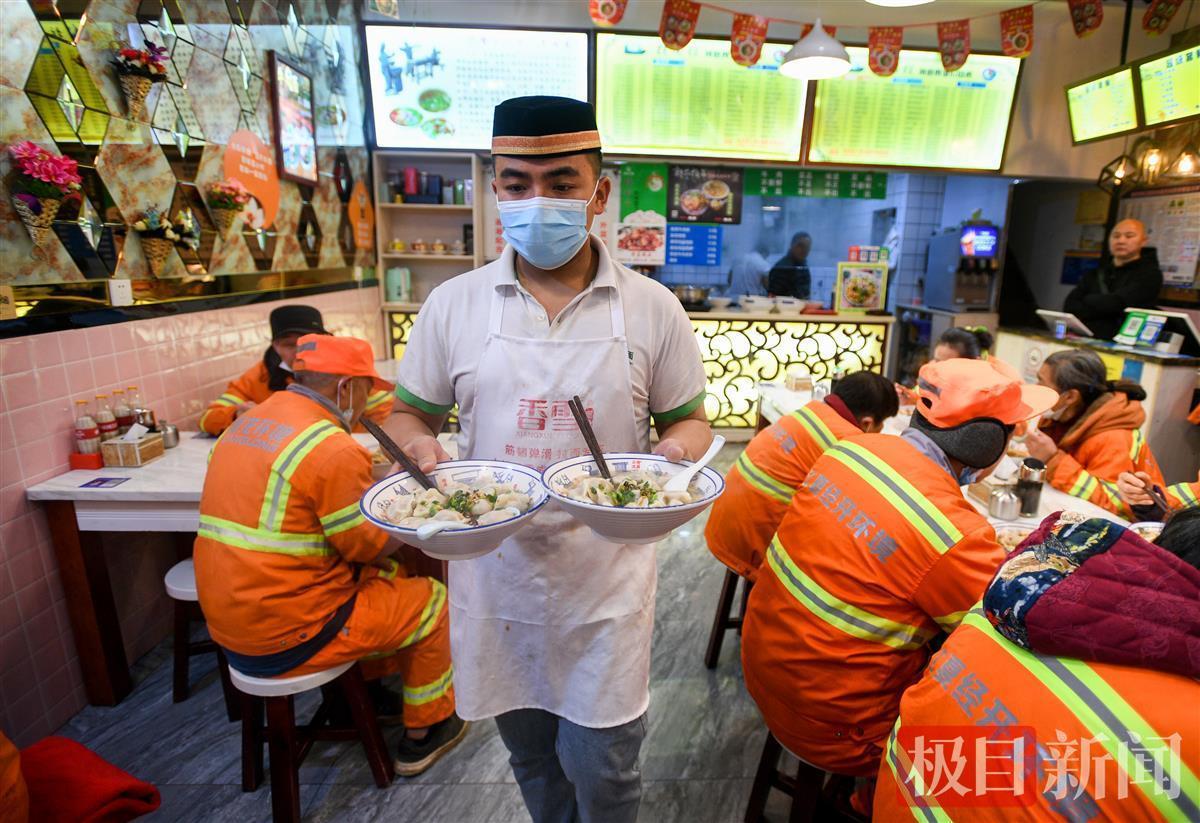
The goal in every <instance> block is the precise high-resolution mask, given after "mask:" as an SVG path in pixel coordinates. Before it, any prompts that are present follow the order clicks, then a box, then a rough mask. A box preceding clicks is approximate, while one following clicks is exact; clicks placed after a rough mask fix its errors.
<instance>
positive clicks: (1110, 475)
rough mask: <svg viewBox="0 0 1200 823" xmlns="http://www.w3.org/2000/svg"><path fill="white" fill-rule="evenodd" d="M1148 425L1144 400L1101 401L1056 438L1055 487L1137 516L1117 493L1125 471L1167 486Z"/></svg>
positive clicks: (1113, 397) (1050, 470)
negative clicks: (1144, 430) (1148, 439)
mask: <svg viewBox="0 0 1200 823" xmlns="http://www.w3.org/2000/svg"><path fill="white" fill-rule="evenodd" d="M1145 422H1146V412H1145V411H1144V410H1143V409H1142V404H1141V403H1139V402H1138V401H1136V400H1129V399H1128V398H1127V397H1126V396H1125V395H1124V394H1121V393H1120V392H1114V393H1112V394H1107V395H1102V396H1101V397H1099V398H1097V399H1096V400H1095V401H1094V402H1093V403H1092V405H1091V406H1090V407H1088V409H1087V411H1085V412H1084V413H1083V415H1082V416H1081V417H1080V418H1079V419H1078V420H1076V421H1075V422H1074V423H1072V424H1071V426H1070V428H1068V429H1067V430H1066V432H1065V433H1063V434H1062V435H1061V436H1059V437H1057V438H1055V440H1056V442H1057V443H1058V453H1057V454H1055V455H1054V457H1052V458H1050V462H1049V463H1047V464H1046V477H1047V479H1048V480H1049V481H1050V485H1051V486H1053V487H1054V488H1056V489H1058V490H1059V491H1064V492H1066V493H1067V494H1070V495H1074V496H1075V497H1081V498H1083V499H1084V500H1087V501H1089V502H1092V503H1095V504H1096V505H1097V506H1099V507H1100V508H1102V509H1105V510H1106V511H1110V512H1113V513H1115V514H1117V515H1120V516H1121V517H1125V518H1129V517H1132V514H1133V513H1132V512H1131V511H1130V510H1129V506H1128V505H1126V504H1125V501H1124V500H1122V499H1121V495H1120V493H1119V492H1118V491H1117V477H1118V476H1119V475H1120V474H1121V472H1146V473H1147V474H1149V475H1150V478H1151V480H1153V481H1154V483H1155V484H1156V485H1159V486H1165V485H1166V483H1165V482H1164V481H1163V476H1162V470H1160V469H1159V468H1158V461H1156V460H1155V459H1154V455H1153V454H1152V453H1151V451H1150V446H1149V445H1148V444H1147V443H1146V438H1145V437H1144V436H1143V435H1142V432H1141V428H1142V424H1143V423H1145ZM1051 431H1053V427H1051ZM1051 436H1053V434H1051Z"/></svg>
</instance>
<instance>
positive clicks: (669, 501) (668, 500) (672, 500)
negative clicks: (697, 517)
mask: <svg viewBox="0 0 1200 823" xmlns="http://www.w3.org/2000/svg"><path fill="white" fill-rule="evenodd" d="M661 499H662V501H663V505H664V506H682V505H683V504H684V503H691V502H692V496H691V495H690V494H688V493H687V492H663V493H662V498H661Z"/></svg>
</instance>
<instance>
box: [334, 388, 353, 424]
mask: <svg viewBox="0 0 1200 823" xmlns="http://www.w3.org/2000/svg"><path fill="white" fill-rule="evenodd" d="M349 379H350V378H348V377H344V378H342V379H341V380H339V381H338V384H337V403H336V404H335V405H336V406H337V408H338V414H340V415H341V417H342V422H343V423H345V424H346V426H347V427H349V426H350V421H351V420H353V419H354V389H353V387H352V388H351V389H350V408H348V409H343V408H342V386H344V385H346V381H347V380H349Z"/></svg>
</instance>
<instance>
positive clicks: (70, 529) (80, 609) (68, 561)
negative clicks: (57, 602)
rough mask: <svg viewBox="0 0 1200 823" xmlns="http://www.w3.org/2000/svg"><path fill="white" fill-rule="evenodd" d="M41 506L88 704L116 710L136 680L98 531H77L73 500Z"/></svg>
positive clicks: (51, 502) (46, 503) (49, 502)
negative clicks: (43, 510)
mask: <svg viewBox="0 0 1200 823" xmlns="http://www.w3.org/2000/svg"><path fill="white" fill-rule="evenodd" d="M42 505H44V506H45V507H46V519H47V520H48V521H49V524H50V537H51V540H52V541H53V543H54V554H55V556H57V558H58V569H59V576H60V577H61V579H62V584H63V590H64V591H65V592H66V595H67V614H68V615H69V616H70V618H71V631H72V632H73V633H74V635H75V650H76V652H77V653H78V654H79V666H80V668H81V669H82V670H83V684H84V688H86V690H87V696H88V702H89V703H91V704H92V705H93V706H115V705H116V704H117V703H119V702H121V699H122V698H124V697H125V695H127V694H129V692H130V691H131V690H132V689H133V681H132V680H131V679H130V676H129V662H128V661H127V660H126V659H125V641H124V638H122V637H121V622H120V620H119V619H118V618H117V606H116V603H115V602H114V600H113V592H112V583H111V581H110V580H109V578H108V565H107V563H105V560H104V547H103V545H102V544H101V540H100V533H99V532H81V531H80V530H79V525H78V521H77V520H76V519H75V504H74V503H73V502H71V501H70V500H53V501H46V502H44V503H43V504H42Z"/></svg>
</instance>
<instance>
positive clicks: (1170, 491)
mask: <svg viewBox="0 0 1200 823" xmlns="http://www.w3.org/2000/svg"><path fill="white" fill-rule="evenodd" d="M1167 502H1168V503H1170V504H1171V506H1172V508H1179V509H1189V508H1192V507H1195V506H1200V475H1198V476H1197V477H1196V482H1194V483H1173V484H1172V485H1170V486H1167Z"/></svg>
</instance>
